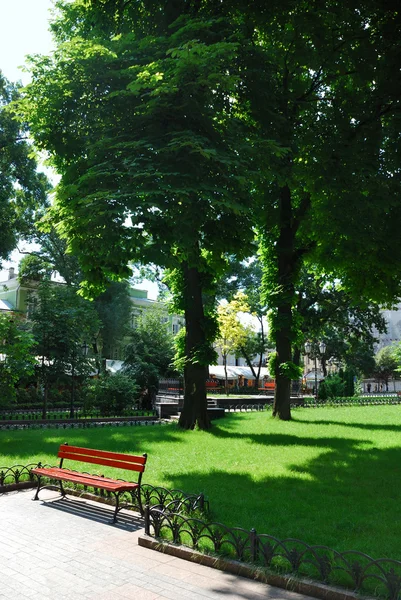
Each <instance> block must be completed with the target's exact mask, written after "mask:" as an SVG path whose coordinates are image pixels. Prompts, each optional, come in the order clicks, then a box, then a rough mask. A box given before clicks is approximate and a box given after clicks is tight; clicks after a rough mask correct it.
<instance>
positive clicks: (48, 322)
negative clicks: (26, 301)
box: [30, 281, 99, 386]
mask: <svg viewBox="0 0 401 600" xmlns="http://www.w3.org/2000/svg"><path fill="white" fill-rule="evenodd" d="M31 307H32V310H31V313H30V321H31V322H32V333H33V336H34V338H35V340H36V342H37V354H38V356H40V357H41V359H40V360H41V362H40V367H39V369H40V378H41V381H42V384H43V385H45V386H47V385H48V382H49V381H50V380H57V379H58V378H60V377H62V378H65V376H66V374H71V375H75V376H81V377H82V376H85V375H88V374H89V373H90V372H91V371H92V370H93V365H92V364H91V362H90V360H89V357H88V356H85V355H84V354H83V352H82V346H83V345H84V344H85V343H86V344H87V345H90V344H91V342H92V340H93V338H94V336H95V335H96V334H97V332H98V330H99V322H98V318H97V315H96V313H95V311H94V308H93V305H91V303H90V302H88V301H86V300H83V298H80V297H79V296H78V295H77V294H76V290H74V289H73V288H71V287H69V286H66V285H64V284H54V283H51V282H49V281H43V282H41V283H39V285H38V287H37V289H36V291H35V292H33V293H32V297H31Z"/></svg>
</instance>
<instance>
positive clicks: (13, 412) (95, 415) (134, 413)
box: [0, 407, 155, 423]
mask: <svg viewBox="0 0 401 600" xmlns="http://www.w3.org/2000/svg"><path fill="white" fill-rule="evenodd" d="M154 415H155V411H154V410H140V409H139V408H137V407H133V408H132V409H131V410H126V411H124V413H123V414H120V415H115V414H110V415H107V417H110V418H118V417H141V416H154ZM104 416H105V415H102V414H101V412H100V411H99V410H96V409H92V410H89V411H88V410H85V409H84V408H82V407H77V408H75V409H74V419H100V418H101V417H104ZM69 417H70V408H69V407H60V408H54V409H50V410H47V411H46V420H47V421H56V420H62V419H69ZM42 420H43V417H42V409H40V408H24V409H20V408H9V409H3V410H0V423H1V422H2V421H3V422H4V421H42Z"/></svg>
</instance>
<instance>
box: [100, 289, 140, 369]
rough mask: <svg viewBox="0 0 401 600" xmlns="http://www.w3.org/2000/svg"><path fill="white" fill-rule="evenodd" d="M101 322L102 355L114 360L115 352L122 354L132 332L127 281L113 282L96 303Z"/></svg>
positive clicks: (130, 303) (130, 305)
mask: <svg viewBox="0 0 401 600" xmlns="http://www.w3.org/2000/svg"><path fill="white" fill-rule="evenodd" d="M94 307H95V309H96V312H97V315H98V317H99V320H100V332H99V333H100V336H101V341H102V354H103V356H104V357H106V358H112V357H113V356H114V354H115V350H117V349H119V350H120V353H122V351H123V350H122V348H123V346H124V343H125V342H124V340H125V339H126V337H127V336H128V334H129V332H130V331H131V320H132V302H131V296H130V293H129V284H128V282H126V281H122V282H112V283H110V285H109V286H108V287H107V289H106V290H105V291H104V292H103V293H102V294H100V295H99V296H98V297H97V298H96V299H95V301H94Z"/></svg>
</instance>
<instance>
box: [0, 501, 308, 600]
mask: <svg viewBox="0 0 401 600" xmlns="http://www.w3.org/2000/svg"><path fill="white" fill-rule="evenodd" d="M33 494H34V492H33V490H28V491H24V492H13V493H10V494H6V495H1V496H0V524H1V526H0V598H2V599H3V598H4V599H6V598H7V599H9V598H10V599H11V598H12V599H13V600H24V599H25V598H30V599H32V600H34V599H38V600H39V599H41V600H42V599H46V598H50V599H52V600H64V599H67V598H68V599H71V600H80V599H93V600H95V599H96V600H115V599H122V600H124V599H126V598H130V599H135V600H157V599H160V598H171V599H172V600H184V599H185V600H206V599H208V600H215V599H220V598H224V599H227V600H248V599H249V600H251V599H252V600H262V599H265V600H266V599H267V598H268V599H277V600H305V598H306V597H304V596H301V595H300V594H296V593H292V592H287V591H285V590H281V589H279V588H274V587H270V586H268V585H266V584H263V583H259V582H256V581H250V580H248V579H245V578H242V577H237V576H233V575H230V574H227V573H222V572H221V571H218V570H216V569H212V568H210V567H205V566H202V565H197V564H194V563H191V562H188V561H185V560H182V559H179V558H175V557H172V556H168V555H164V554H161V553H160V552H155V551H153V550H148V549H146V548H142V547H140V546H138V542H137V538H138V535H139V534H140V533H142V532H143V529H142V527H143V523H142V520H141V519H140V518H139V515H138V517H136V516H135V515H133V513H130V514H129V515H128V514H124V512H122V513H120V517H119V518H120V519H121V520H122V522H121V523H117V524H116V525H112V524H110V521H111V509H110V507H108V506H104V505H102V504H99V503H95V502H90V501H88V500H80V499H76V498H73V497H69V498H68V499H67V500H61V499H60V498H59V496H57V495H56V492H52V491H49V490H43V491H42V492H41V496H42V498H45V499H46V501H45V502H43V501H38V502H32V501H31V498H32V497H33ZM83 505H84V506H83Z"/></svg>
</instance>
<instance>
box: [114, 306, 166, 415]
mask: <svg viewBox="0 0 401 600" xmlns="http://www.w3.org/2000/svg"><path fill="white" fill-rule="evenodd" d="M173 358H174V345H173V336H172V334H171V332H170V330H169V329H168V318H167V316H166V312H165V311H163V310H162V309H158V308H149V309H146V310H144V311H143V312H142V313H141V314H140V315H139V316H138V317H137V319H136V321H135V328H134V329H133V330H132V333H131V339H130V342H129V344H127V346H126V348H125V360H124V365H123V370H124V373H127V374H128V375H129V376H130V377H132V379H134V380H135V381H136V382H137V384H138V386H139V388H140V390H141V392H142V401H143V404H144V405H145V406H147V407H148V406H151V403H152V401H153V400H154V396H155V394H156V392H157V390H158V387H159V378H160V377H166V376H168V375H170V374H171V373H172V370H173V368H172V363H173Z"/></svg>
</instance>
